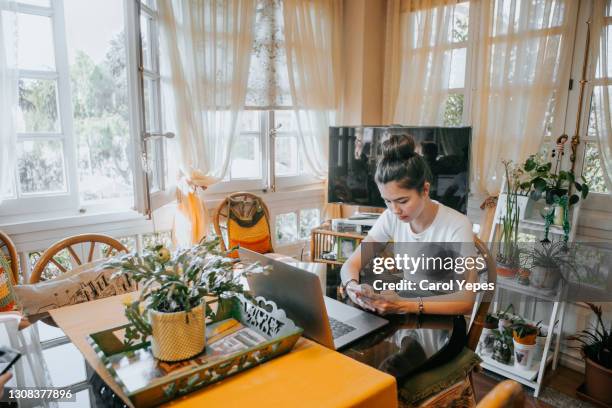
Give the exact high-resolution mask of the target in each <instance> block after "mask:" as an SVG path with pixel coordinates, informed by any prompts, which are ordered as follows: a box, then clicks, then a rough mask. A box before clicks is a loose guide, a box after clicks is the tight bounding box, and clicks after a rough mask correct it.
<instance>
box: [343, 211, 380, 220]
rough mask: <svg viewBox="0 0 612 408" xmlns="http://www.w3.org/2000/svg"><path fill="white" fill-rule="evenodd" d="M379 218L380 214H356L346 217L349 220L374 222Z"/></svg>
mask: <svg viewBox="0 0 612 408" xmlns="http://www.w3.org/2000/svg"><path fill="white" fill-rule="evenodd" d="M378 217H380V213H369V212H358V213H356V214H353V215H351V216H350V217H348V219H349V220H354V221H357V220H376V219H378Z"/></svg>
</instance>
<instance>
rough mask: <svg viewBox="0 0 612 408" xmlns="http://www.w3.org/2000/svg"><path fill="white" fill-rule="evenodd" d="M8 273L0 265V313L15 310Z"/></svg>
mask: <svg viewBox="0 0 612 408" xmlns="http://www.w3.org/2000/svg"><path fill="white" fill-rule="evenodd" d="M0 256H2V255H0ZM10 273H11V271H10V270H5V268H4V267H3V266H2V264H0V312H9V311H11V310H14V309H15V295H14V294H13V290H12V284H11V276H10V275H9V274H10Z"/></svg>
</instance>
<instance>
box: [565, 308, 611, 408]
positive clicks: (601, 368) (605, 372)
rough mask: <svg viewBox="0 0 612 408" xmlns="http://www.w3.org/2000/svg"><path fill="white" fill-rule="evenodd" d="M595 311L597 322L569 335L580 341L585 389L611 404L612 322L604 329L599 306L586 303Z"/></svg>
mask: <svg viewBox="0 0 612 408" xmlns="http://www.w3.org/2000/svg"><path fill="white" fill-rule="evenodd" d="M587 305H588V306H589V308H590V309H591V310H592V311H593V313H595V316H596V317H597V323H596V324H595V326H591V327H589V328H587V329H585V330H582V331H580V332H578V333H576V334H575V335H574V336H570V337H569V339H570V340H575V341H577V342H579V343H580V346H578V348H579V349H580V351H581V352H582V355H583V357H584V359H585V375H584V377H585V391H586V393H587V394H588V395H589V396H590V397H592V398H594V399H596V400H597V401H599V402H601V403H602V404H605V405H610V404H612V387H611V386H610V385H611V384H612V323H610V324H609V326H608V328H607V329H606V325H605V324H604V322H603V318H602V314H603V313H602V309H601V306H596V305H594V304H593V303H587Z"/></svg>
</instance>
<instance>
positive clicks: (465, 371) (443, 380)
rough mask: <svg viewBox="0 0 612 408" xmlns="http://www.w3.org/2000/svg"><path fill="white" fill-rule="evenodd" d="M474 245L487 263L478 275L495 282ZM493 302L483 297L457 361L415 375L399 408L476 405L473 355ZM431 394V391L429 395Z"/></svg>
mask: <svg viewBox="0 0 612 408" xmlns="http://www.w3.org/2000/svg"><path fill="white" fill-rule="evenodd" d="M474 245H475V247H476V250H477V252H478V254H479V255H480V256H482V257H483V258H484V260H485V262H486V271H479V272H481V273H486V274H487V282H495V281H496V279H497V272H496V262H495V259H494V258H493V257H492V256H491V254H490V252H489V249H488V248H487V246H486V245H485V244H484V242H482V241H481V240H480V238H478V237H477V236H474ZM492 299H493V291H488V292H486V293H484V294H483V296H482V299H481V301H480V303H479V304H478V307H477V308H476V311H475V313H474V318H473V319H472V322H471V325H470V329H469V331H468V333H467V341H466V345H465V347H464V348H463V350H462V351H461V352H460V353H459V354H458V355H457V356H456V357H454V358H453V359H452V360H450V361H449V362H447V363H444V364H442V365H440V366H438V367H436V368H434V369H432V370H428V371H426V372H421V373H418V374H416V375H415V376H413V377H411V378H409V379H408V380H407V381H406V382H405V383H404V384H403V385H402V386H401V387H400V389H399V397H400V406H402V407H429V406H437V407H444V406H450V405H451V402H452V403H453V404H454V405H453V406H461V407H473V406H475V405H476V399H475V397H474V386H473V382H472V372H473V371H474V369H475V368H477V367H478V362H479V361H480V359H479V358H478V356H477V355H476V352H475V351H476V347H477V346H478V341H479V340H480V335H481V334H482V328H483V325H484V320H485V317H486V315H487V313H488V311H489V307H490V305H491V301H492ZM430 390H433V391H431V392H429V391H430ZM428 394H429V395H428ZM415 398H418V400H415Z"/></svg>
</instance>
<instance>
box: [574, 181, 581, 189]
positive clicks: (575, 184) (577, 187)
mask: <svg viewBox="0 0 612 408" xmlns="http://www.w3.org/2000/svg"><path fill="white" fill-rule="evenodd" d="M574 187H576V190H578V191H582V185H581V184H580V183H578V182H576V181H575V182H574Z"/></svg>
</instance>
